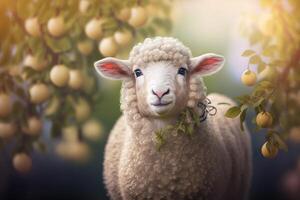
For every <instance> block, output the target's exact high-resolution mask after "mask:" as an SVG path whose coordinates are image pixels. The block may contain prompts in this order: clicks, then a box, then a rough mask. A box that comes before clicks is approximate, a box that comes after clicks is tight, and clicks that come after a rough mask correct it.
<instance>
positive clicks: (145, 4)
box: [0, 0, 171, 172]
mask: <svg viewBox="0 0 300 200" xmlns="http://www.w3.org/2000/svg"><path fill="white" fill-rule="evenodd" d="M169 13H170V2H169V1H168V0H164V1H159V0H123V1H117V0H103V1H99V0H66V1H62V0H31V1H29V0H16V1H8V0H4V1H1V3H0V27H1V33H0V41H1V43H0V48H1V50H0V80H1V82H0V148H5V146H6V145H9V144H13V146H14V150H13V156H14V157H13V164H14V166H15V168H16V169H17V170H18V171H21V172H22V171H28V168H30V167H31V159H30V157H29V156H28V155H29V154H30V152H31V151H33V150H34V149H35V150H38V151H45V150H46V149H47V148H46V147H47V145H46V144H45V141H44V138H43V137H41V133H42V132H43V131H44V129H45V127H46V126H45V125H44V124H45V123H46V124H49V125H50V133H51V136H52V138H55V139H58V140H59V141H61V143H60V144H59V145H58V147H57V153H59V154H60V155H61V156H63V157H65V158H70V159H73V160H79V159H80V157H87V154H88V146H86V145H85V141H86V140H95V139H99V137H97V136H99V134H100V132H101V124H100V123H99V121H97V120H95V119H94V118H95V111H96V109H95V108H97V109H99V103H100V104H101V102H100V101H101V95H104V92H101V91H99V90H100V88H101V87H99V85H100V84H101V83H100V82H99V79H98V78H97V75H96V73H95V71H94V67H93V62H94V61H96V60H99V59H101V58H103V57H106V56H115V55H116V54H122V53H124V52H128V49H129V48H130V46H131V44H132V41H133V40H137V41H139V40H142V39H143V38H145V37H147V36H151V35H154V34H158V33H159V34H163V33H166V32H167V31H168V30H170V28H171V22H170V18H169ZM103 118H105V117H103ZM24 153H25V154H24ZM22 169H25V170H22Z"/></svg>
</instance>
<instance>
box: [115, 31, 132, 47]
mask: <svg viewBox="0 0 300 200" xmlns="http://www.w3.org/2000/svg"><path fill="white" fill-rule="evenodd" d="M114 38H115V41H116V42H117V44H118V45H120V46H126V45H128V44H130V42H131V41H132V38H133V36H132V33H131V32H130V31H128V30H123V31H117V32H115V34H114Z"/></svg>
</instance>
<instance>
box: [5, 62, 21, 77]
mask: <svg viewBox="0 0 300 200" xmlns="http://www.w3.org/2000/svg"><path fill="white" fill-rule="evenodd" d="M8 73H9V75H11V76H13V77H16V76H21V74H22V68H21V67H20V66H18V65H12V66H10V67H9V69H8Z"/></svg>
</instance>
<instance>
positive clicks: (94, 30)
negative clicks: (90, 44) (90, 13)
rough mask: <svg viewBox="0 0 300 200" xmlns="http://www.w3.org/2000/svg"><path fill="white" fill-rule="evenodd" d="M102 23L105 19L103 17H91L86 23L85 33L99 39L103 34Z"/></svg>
mask: <svg viewBox="0 0 300 200" xmlns="http://www.w3.org/2000/svg"><path fill="white" fill-rule="evenodd" d="M102 23H103V21H102V20H101V19H97V18H93V19H91V20H90V21H89V22H88V23H87V24H86V25H85V29H84V30H85V34H86V35H87V36H88V37H89V38H91V39H93V40H99V39H100V38H101V37H102V35H103V31H102Z"/></svg>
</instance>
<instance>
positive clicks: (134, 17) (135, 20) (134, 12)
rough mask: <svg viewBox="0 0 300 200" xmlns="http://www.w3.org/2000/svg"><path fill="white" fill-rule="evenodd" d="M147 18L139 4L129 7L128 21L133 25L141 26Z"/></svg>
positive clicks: (144, 10)
mask: <svg viewBox="0 0 300 200" xmlns="http://www.w3.org/2000/svg"><path fill="white" fill-rule="evenodd" d="M147 20H148V14H147V11H146V9H145V8H143V7H141V6H137V7H133V8H131V15H130V18H129V20H128V23H129V24H130V25H131V26H133V27H136V28H138V27H141V26H143V25H145V24H146V22H147Z"/></svg>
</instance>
